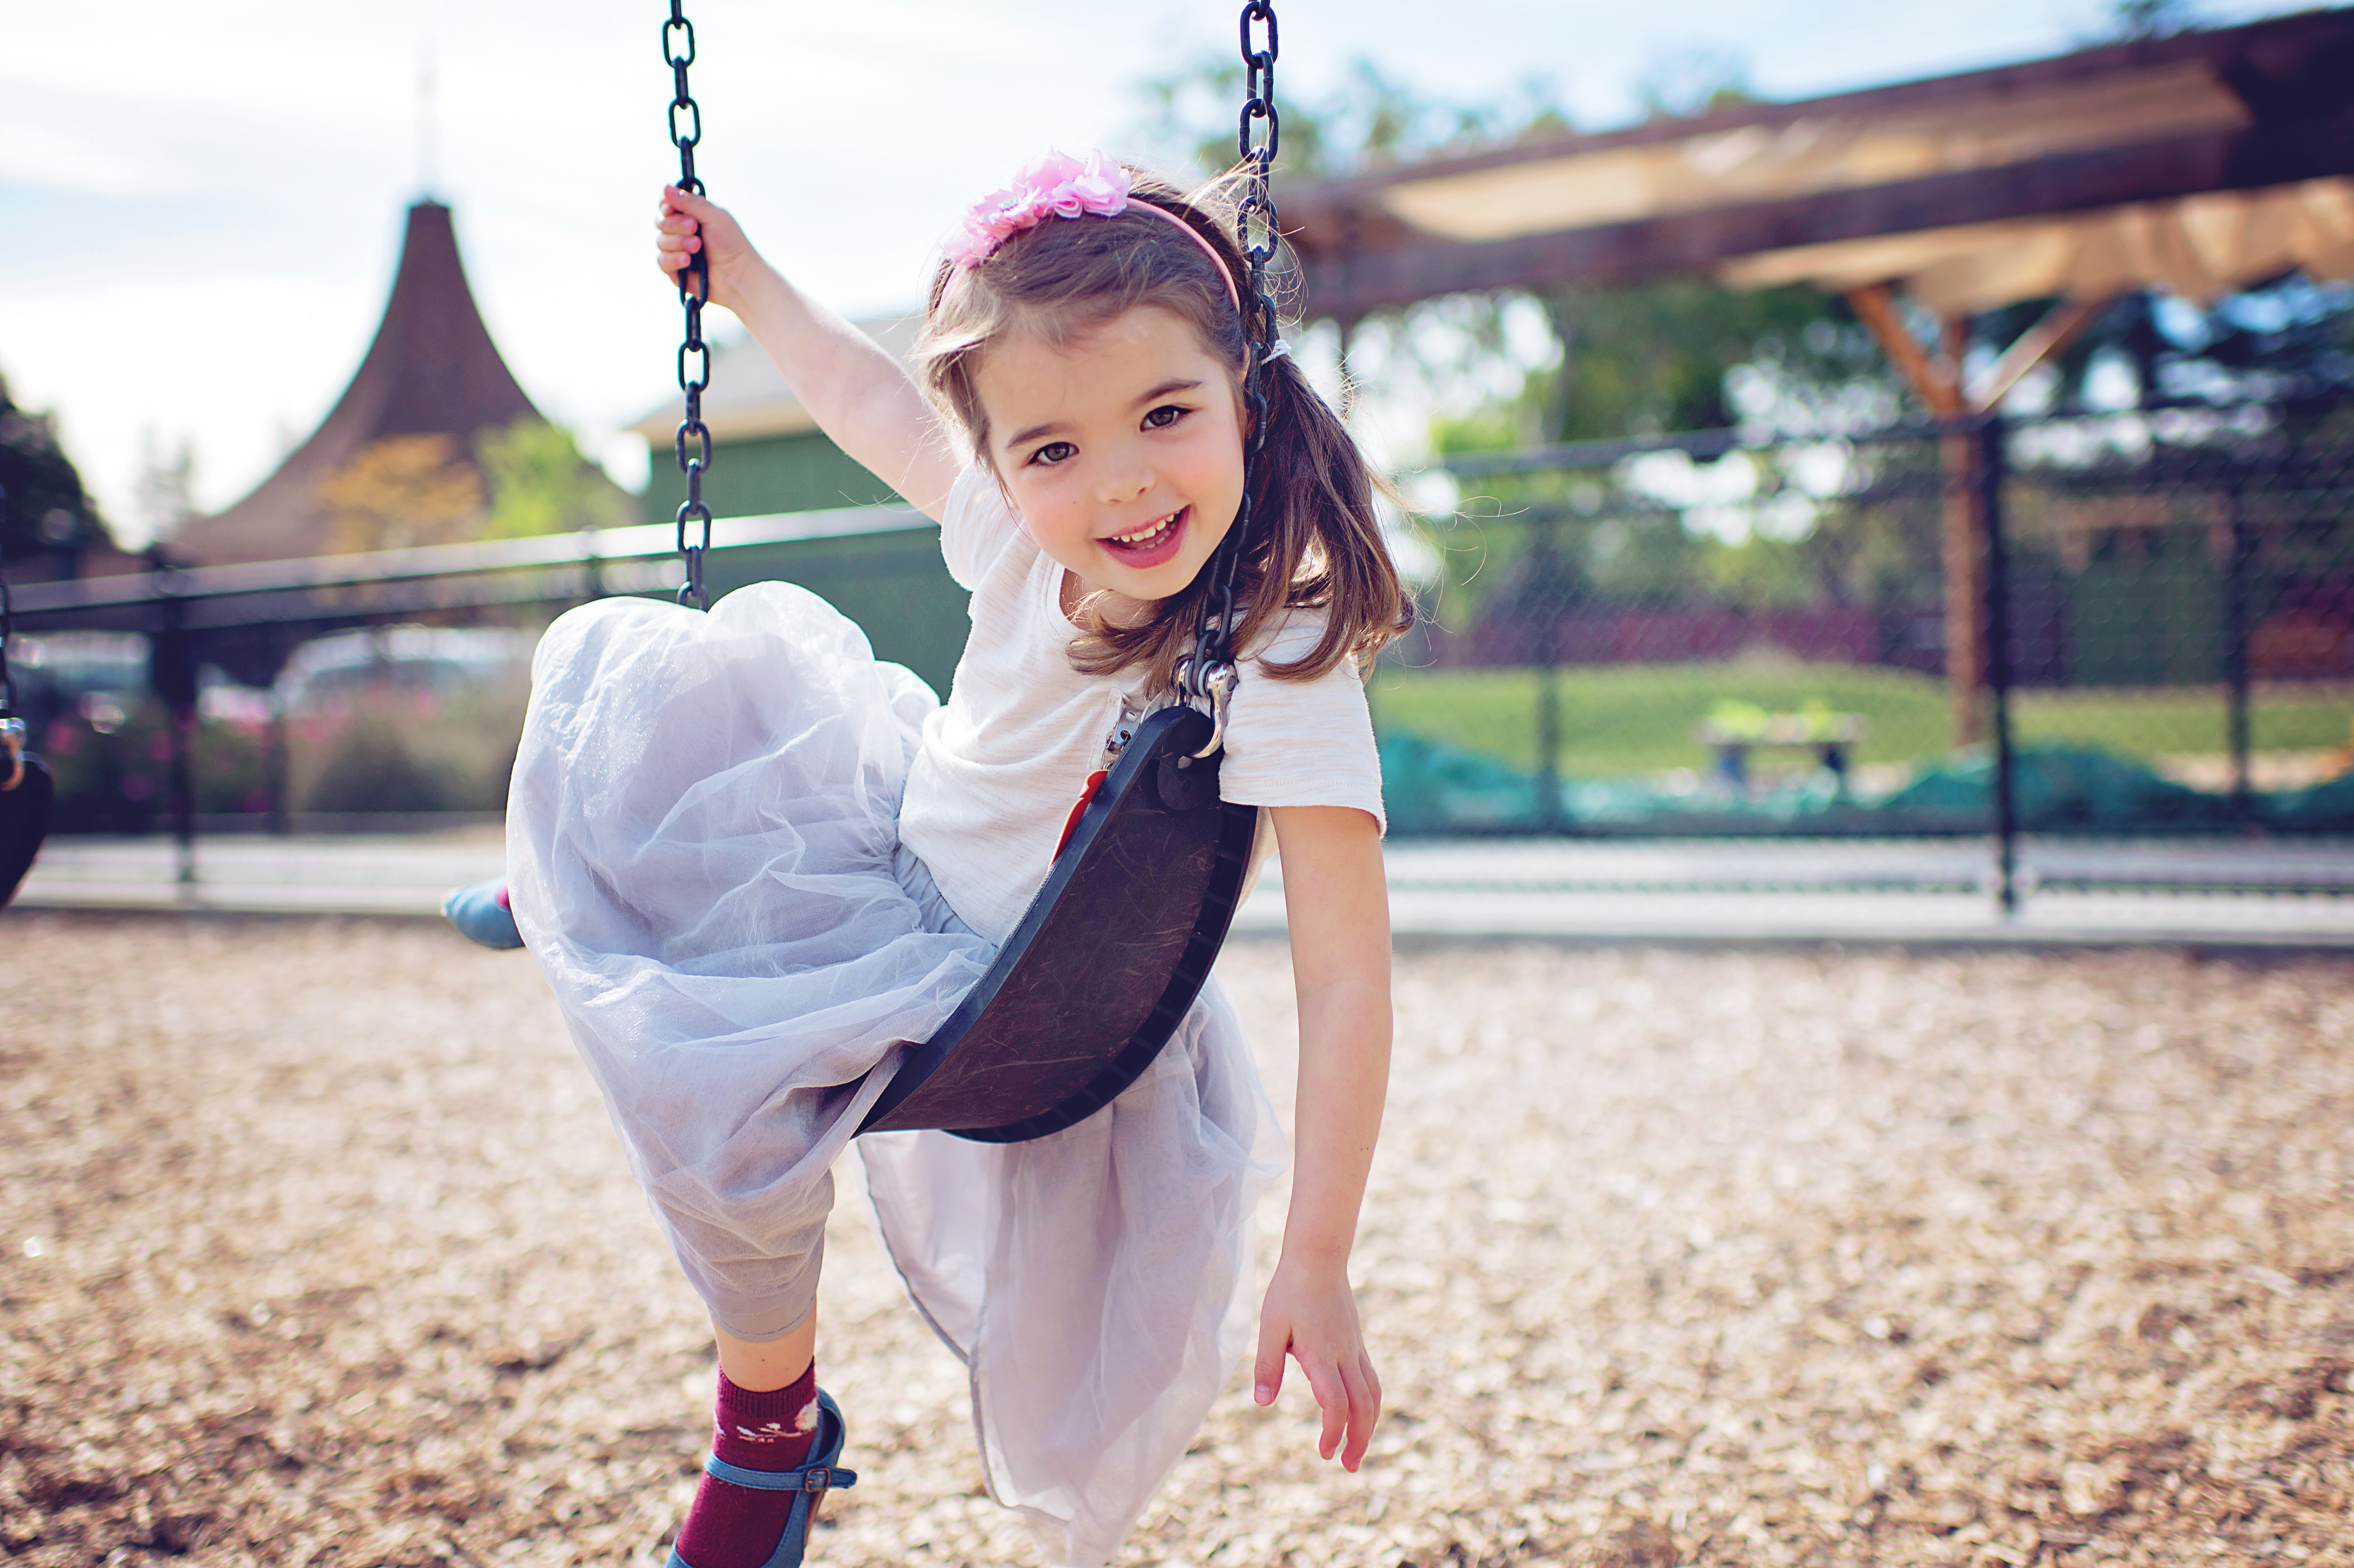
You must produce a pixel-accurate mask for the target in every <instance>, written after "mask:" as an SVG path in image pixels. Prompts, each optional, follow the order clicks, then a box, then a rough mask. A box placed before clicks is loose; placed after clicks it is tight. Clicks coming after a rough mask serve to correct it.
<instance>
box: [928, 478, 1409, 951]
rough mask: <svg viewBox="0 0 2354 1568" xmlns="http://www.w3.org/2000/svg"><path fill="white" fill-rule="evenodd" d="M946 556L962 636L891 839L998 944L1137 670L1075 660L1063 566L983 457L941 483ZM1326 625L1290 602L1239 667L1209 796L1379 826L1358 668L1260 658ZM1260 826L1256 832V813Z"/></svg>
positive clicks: (1283, 652)
mask: <svg viewBox="0 0 2354 1568" xmlns="http://www.w3.org/2000/svg"><path fill="white" fill-rule="evenodd" d="M940 552H941V554H942V555H944V556H946V557H947V558H948V567H949V576H951V577H954V578H956V580H957V582H958V583H959V584H960V586H962V587H963V588H967V589H969V590H970V592H971V594H972V605H971V612H970V613H971V616H972V632H971V635H970V638H969V639H968V640H967V641H966V642H965V646H964V657H963V658H961V659H960V660H959V661H958V662H957V672H956V685H955V687H954V689H953V690H952V691H951V692H950V694H949V700H948V703H947V704H946V705H944V706H943V707H941V708H940V710H939V711H938V713H935V714H933V715H931V716H930V718H928V720H926V721H925V724H924V740H923V746H922V747H921V748H920V749H919V750H918V751H917V754H916V758H915V761H914V763H913V764H912V765H911V766H910V767H909V768H908V771H907V795H906V798H905V800H903V802H902V804H901V806H900V809H899V838H900V842H903V843H905V844H906V845H907V847H908V848H909V849H910V850H913V851H914V852H915V853H916V854H917V855H918V856H919V857H920V858H921V859H922V860H923V862H924V863H925V864H926V865H928V866H929V867H930V868H931V873H932V877H933V880H934V881H935V882H937V883H938V885H939V889H940V894H941V895H942V896H943V897H945V898H946V899H947V900H948V901H949V907H950V908H952V909H954V910H955V911H956V912H957V915H958V916H959V917H960V918H961V919H962V920H963V921H964V922H965V924H967V925H969V926H970V927H972V928H973V929H974V930H976V931H978V932H980V933H981V935H982V936H984V937H987V938H990V939H991V941H1003V940H1004V939H1005V938H1006V937H1007V936H1008V935H1009V934H1010V933H1011V932H1012V931H1013V927H1014V926H1015V924H1016V923H1017V922H1019V921H1020V919H1021V918H1022V912H1023V910H1024V909H1025V908H1027V907H1028V906H1029V904H1030V899H1031V895H1034V893H1036V892H1037V890H1038V885H1039V884H1040V883H1041V882H1044V880H1045V877H1046V870H1047V867H1048V865H1049V864H1050V863H1052V862H1053V860H1054V858H1055V842H1056V841H1057V840H1059V839H1060V838H1061V837H1062V832H1063V824H1064V822H1065V821H1066V820H1067V819H1068V818H1069V816H1070V811H1071V807H1072V806H1073V804H1074V803H1076V801H1077V800H1078V798H1079V791H1080V790H1081V789H1084V788H1085V787H1086V785H1087V775H1088V774H1090V773H1092V772H1093V771H1095V769H1096V768H1097V766H1098V765H1099V762H1100V758H1101V757H1102V753H1103V747H1104V741H1105V739H1106V737H1107V736H1109V735H1110V733H1111V731H1112V727H1113V726H1114V725H1115V724H1117V723H1118V722H1119V716H1120V710H1121V706H1122V704H1123V702H1124V700H1125V697H1126V693H1127V690H1128V688H1129V685H1130V684H1132V683H1134V682H1135V680H1136V676H1137V672H1136V671H1135V670H1133V669H1129V670H1125V671H1122V672H1121V673H1119V674H1117V675H1086V674H1082V673H1079V672H1078V671H1076V670H1075V669H1073V668H1072V667H1071V661H1070V654H1069V648H1070V643H1071V640H1072V638H1073V637H1075V636H1076V630H1075V629H1074V628H1073V627H1072V625H1071V623H1070V620H1069V619H1068V618H1067V617H1066V616H1065V614H1064V613H1063V607H1062V589H1063V568H1062V567H1061V566H1060V565H1058V564H1057V563H1056V562H1055V558H1054V557H1053V556H1049V555H1047V554H1046V553H1045V552H1044V550H1041V549H1040V548H1039V547H1038V546H1037V544H1036V542H1035V541H1034V540H1033V539H1032V538H1031V537H1030V535H1029V532H1028V530H1026V529H1025V528H1023V526H1022V524H1021V522H1020V520H1019V519H1017V518H1016V517H1015V516H1014V515H1013V512H1012V511H1011V510H1010V509H1009V508H1008V507H1007V506H1006V504H1005V499H1004V495H1003V493H1002V492H1001V491H1000V490H999V489H998V486H997V481H996V479H995V477H994V476H993V475H991V473H990V472H989V471H988V470H987V469H986V468H985V467H982V466H981V465H978V464H976V465H975V466H973V467H972V468H970V469H968V470H966V471H965V472H964V474H963V475H962V476H961V477H960V478H959V479H958V481H957V482H956V487H955V488H954V489H953V490H951V491H950V492H949V502H948V509H947V513H946V516H945V519H944V521H943V522H942V524H941V525H940ZM1322 632H1323V618H1322V617H1321V616H1320V614H1317V613H1316V612H1314V611H1309V610H1299V611H1295V612H1293V613H1292V614H1291V615H1290V616H1288V618H1286V620H1285V621H1284V623H1283V625H1282V626H1281V627H1280V628H1279V629H1278V630H1277V631H1276V632H1275V634H1274V635H1273V636H1271V637H1269V638H1268V639H1267V641H1265V643H1264V644H1263V645H1262V646H1261V647H1260V648H1258V649H1256V650H1253V656H1252V657H1251V658H1249V659H1246V660H1245V661H1244V662H1243V664H1242V669H1241V679H1240V680H1239V681H1238V682H1237V683H1235V694H1234V697H1233V700H1232V704H1231V705H1230V706H1229V708H1228V710H1227V715H1226V736H1225V747H1226V755H1225V761H1224V762H1223V763H1222V764H1220V766H1219V769H1218V787H1219V793H1220V794H1221V795H1223V796H1224V797H1225V799H1226V800H1234V801H1237V802H1240V803H1242V804H1245V805H1252V806H1259V807H1267V806H1354V807H1356V808H1357V809H1359V810H1363V811H1369V812H1371V813H1372V814H1373V820H1374V821H1377V822H1381V823H1382V824H1383V825H1384V827H1386V826H1387V823H1388V820H1387V818H1386V817H1385V816H1384V814H1383V811H1382V770H1381V759H1380V758H1379V756H1378V755H1377V754H1376V753H1375V751H1374V749H1373V717H1372V715H1371V714H1370V713H1369V712H1368V710H1367V709H1366V706H1365V692H1364V686H1363V683H1362V682H1361V681H1360V680H1359V678H1358V676H1357V673H1356V668H1355V665H1354V664H1353V662H1351V661H1349V660H1346V659H1344V660H1342V661H1341V662H1340V663H1339V664H1337V665H1336V666H1334V667H1333V669H1332V670H1331V672H1329V673H1326V674H1324V675H1322V676H1320V677H1318V678H1317V679H1315V680H1312V681H1278V680H1277V679H1275V678H1274V677H1273V676H1271V675H1268V674H1267V673H1265V672H1264V671H1263V670H1261V669H1259V668H1258V663H1257V661H1258V659H1260V658H1266V657H1272V658H1273V659H1274V660H1275V662H1278V663H1287V662H1290V661H1292V660H1295V659H1298V658H1299V657H1300V656H1301V655H1303V654H1305V653H1306V652H1308V651H1309V650H1310V648H1312V647H1314V646H1315V644H1316V640H1317V639H1318V638H1319V637H1320V635H1322ZM1260 825H1261V832H1260V837H1261V839H1262V841H1264V839H1265V838H1266V832H1265V827H1266V819H1265V818H1264V817H1262V818H1261V819H1260Z"/></svg>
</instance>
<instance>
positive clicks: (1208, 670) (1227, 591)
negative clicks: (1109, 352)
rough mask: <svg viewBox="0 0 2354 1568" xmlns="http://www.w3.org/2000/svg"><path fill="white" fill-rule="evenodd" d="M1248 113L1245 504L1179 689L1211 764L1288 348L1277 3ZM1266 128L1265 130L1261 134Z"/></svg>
mask: <svg viewBox="0 0 2354 1568" xmlns="http://www.w3.org/2000/svg"><path fill="white" fill-rule="evenodd" d="M1255 24H1264V25H1265V27H1266V36H1265V41H1264V44H1263V45H1262V43H1261V42H1260V41H1259V40H1258V39H1257V38H1256V37H1254V36H1253V35H1254V31H1255V26H1254V25H1255ZM1240 33H1241V39H1242V55H1243V109H1242V118H1241V121H1240V123H1239V126H1238V129H1237V131H1236V133H1235V146H1236V147H1237V148H1238V149H1239V151H1240V152H1241V154H1242V167H1243V171H1244V174H1243V196H1242V199H1241V200H1240V201H1239V202H1237V203H1236V204H1235V245H1236V247H1237V248H1238V249H1240V250H1241V251H1242V254H1243V260H1245V261H1246V262H1247V263H1248V264H1249V268H1250V271H1249V275H1248V276H1247V277H1246V279H1245V280H1244V282H1243V288H1242V312H1243V344H1244V349H1245V352H1246V354H1247V355H1249V358H1248V361H1247V362H1246V364H1245V366H1244V367H1243V401H1244V404H1245V406H1246V407H1247V408H1249V410H1250V417H1251V433H1250V444H1249V447H1248V450H1246V454H1245V461H1244V464H1243V499H1242V504H1241V506H1240V507H1238V508H1237V509H1236V510H1235V525H1234V526H1233V527H1232V528H1231V529H1229V530H1228V531H1227V533H1226V536H1225V539H1224V540H1223V541H1222V542H1221V543H1220V545H1219V546H1218V551H1217V554H1216V555H1214V556H1212V557H1211V562H1210V592H1209V596H1208V600H1207V603H1206V605H1205V606H1204V614H1203V616H1202V628H1201V630H1200V631H1199V632H1197V633H1196V634H1195V636H1194V639H1193V656H1192V657H1191V658H1189V659H1187V660H1185V661H1184V662H1183V663H1182V664H1181V665H1180V666H1179V667H1178V688H1179V690H1180V692H1181V694H1182V695H1183V696H1184V697H1185V698H1186V699H1187V700H1189V701H1192V702H1197V703H1202V704H1204V705H1207V706H1208V708H1209V710H1210V721H1211V727H1210V738H1209V741H1208V743H1207V744H1206V745H1204V747H1202V749H1201V750H1199V751H1197V752H1195V753H1194V754H1193V755H1194V756H1195V757H1197V758H1202V757H1208V756H1209V755H1211V754H1212V753H1213V752H1214V751H1216V750H1217V749H1218V747H1220V746H1221V745H1223V744H1225V729H1226V705H1227V702H1228V700H1229V699H1230V698H1231V697H1232V696H1233V695H1234V689H1235V680H1236V674H1235V662H1234V630H1235V577H1236V575H1237V574H1238V573H1239V571H1240V570H1241V567H1242V556H1243V549H1244V540H1245V539H1246V538H1247V537H1248V536H1249V534H1250V526H1251V499H1252V493H1253V492H1254V491H1255V490H1256V489H1257V482H1258V476H1259V471H1260V467H1261V465H1260V461H1259V457H1260V451H1261V449H1262V448H1264V447H1265V446H1266V444H1267V376H1269V375H1270V374H1272V372H1270V371H1269V370H1268V369H1267V365H1268V362H1269V361H1271V360H1274V359H1276V358H1278V357H1279V356H1280V355H1282V353H1283V344H1282V341H1281V339H1280V337H1279V336H1278V324H1277V322H1276V315H1275V302H1274V301H1272V300H1270V299H1269V298H1268V297H1267V263H1268V262H1269V261H1271V260H1274V259H1275V252H1276V246H1277V243H1278V240H1279V238H1280V230H1279V229H1278V221H1279V220H1278V217H1277V216H1276V210H1275V198H1274V196H1271V195H1270V194H1268V191H1267V175H1268V173H1269V171H1270V170H1272V169H1273V168H1274V166H1275V154H1276V150H1277V148H1278V146H1279V145H1280V144H1281V143H1282V140H1283V118H1282V116H1281V115H1280V114H1279V113H1278V112H1277V111H1276V107H1275V57H1276V55H1277V53H1278V49H1279V48H1280V44H1279V41H1278V34H1277V30H1276V20H1275V5H1274V4H1273V0H1247V4H1246V5H1244V6H1243V9H1242V19H1241V27H1240ZM1258 127H1264V129H1263V130H1260V129H1257V128H1258Z"/></svg>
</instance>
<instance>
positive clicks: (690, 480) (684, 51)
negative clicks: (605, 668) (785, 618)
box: [662, 0, 711, 609]
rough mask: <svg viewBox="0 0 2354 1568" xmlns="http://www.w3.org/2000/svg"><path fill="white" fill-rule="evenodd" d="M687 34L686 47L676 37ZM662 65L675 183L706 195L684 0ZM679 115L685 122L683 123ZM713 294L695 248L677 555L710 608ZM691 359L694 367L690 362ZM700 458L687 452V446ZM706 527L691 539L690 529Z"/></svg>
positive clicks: (684, 593)
mask: <svg viewBox="0 0 2354 1568" xmlns="http://www.w3.org/2000/svg"><path fill="white" fill-rule="evenodd" d="M682 33H683V34H684V35H685V37H684V46H683V47H682V45H681V44H680V43H679V42H675V41H673V40H675V39H677V37H678V36H679V35H680V34H682ZM662 48H663V64H665V65H667V66H669V67H670V74H671V100H670V127H669V128H670V143H671V145H672V146H673V147H676V148H677V149H678V188H679V189H681V190H683V191H688V192H691V193H693V194H694V195H695V196H701V195H703V194H704V191H703V181H702V180H701V179H700V178H698V177H697V176H696V175H695V147H696V145H697V144H698V143H701V142H702V140H703V107H702V105H700V104H698V103H696V102H695V95H694V94H693V93H691V92H689V91H688V90H686V68H687V67H689V66H691V65H693V64H694V63H695V24H694V23H693V22H690V21H688V20H687V19H686V10H685V5H684V0H670V20H668V21H666V22H664V23H663V30H662ZM681 114H684V115H685V117H686V123H685V125H684V128H683V129H682V128H681V126H680V124H679V117H680V115H681ZM710 297H711V269H710V260H709V255H708V253H707V252H706V251H705V250H702V249H697V250H696V251H695V254H694V256H693V257H691V258H690V259H689V260H688V261H687V264H686V265H685V266H684V267H682V268H680V269H679V271H678V298H679V304H680V306H681V308H682V309H683V310H684V313H685V315H686V335H685V339H684V342H682V343H681V344H679V345H678V389H679V391H681V392H682V393H684V395H685V398H686V417H685V418H684V419H682V420H680V421H679V427H678V435H677V438H676V440H674V441H673V443H672V444H673V448H674V449H675V450H676V451H677V454H678V471H679V472H680V473H682V474H684V475H685V476H686V500H685V501H684V503H682V504H681V505H680V506H679V509H678V553H679V555H680V556H681V557H682V558H683V559H684V561H685V563H686V581H685V582H684V583H683V584H681V585H680V587H679V590H678V602H679V603H681V604H685V603H687V602H689V601H690V600H692V601H693V602H694V604H695V608H697V609H710V608H711V594H710V590H709V589H708V588H705V586H704V581H703V552H704V551H705V550H708V549H709V548H711V508H710V507H709V506H708V505H707V504H705V502H704V499H703V476H704V475H705V474H706V473H708V472H710V471H711V429H710V427H709V426H707V425H705V423H704V422H703V391H704V388H705V387H708V386H710V385H711V347H710V345H709V344H706V343H705V342H704V341H703V302H704V301H705V300H706V299H708V298H710ZM690 360H692V361H693V362H694V364H693V366H692V368H690V367H689V365H688V362H689V361H690ZM690 441H691V442H693V443H695V449H696V450H695V456H694V457H691V458H690V457H688V456H687V455H686V449H687V443H689V442H690ZM698 524H699V525H700V527H701V529H702V532H701V534H700V535H699V536H698V537H696V538H695V540H693V541H692V542H690V541H689V540H688V538H687V529H688V528H689V527H690V526H692V525H698Z"/></svg>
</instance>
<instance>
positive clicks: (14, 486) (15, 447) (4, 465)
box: [0, 376, 112, 561]
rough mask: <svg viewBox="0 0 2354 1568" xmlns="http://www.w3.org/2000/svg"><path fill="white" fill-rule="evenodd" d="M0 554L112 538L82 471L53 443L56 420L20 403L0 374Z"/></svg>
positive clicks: (12, 556)
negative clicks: (1, 492) (0, 492)
mask: <svg viewBox="0 0 2354 1568" xmlns="http://www.w3.org/2000/svg"><path fill="white" fill-rule="evenodd" d="M0 485H5V486H6V487H7V492H8V500H7V508H6V510H5V513H0V556H5V558H6V559H8V560H11V561H16V560H22V559H24V558H25V557H27V556H34V555H38V554H45V553H47V552H48V551H52V550H74V549H87V548H89V547H90V546H105V545H110V544H111V543H112V540H111V537H110V536H109V535H108V534H107V530H106V524H105V522H104V520H103V519H101V517H100V515H99V512H98V506H97V503H94V502H93V501H91V500H90V494H89V493H88V492H87V491H85V490H84V489H83V488H82V482H81V474H80V471H78V470H77V469H76V468H75V467H74V465H73V461H72V460H71V459H69V458H68V457H67V456H66V454H65V452H64V451H63V450H61V449H60V448H59V447H58V436H57V421H56V420H55V418H52V417H51V416H50V415H48V414H37V413H33V412H31V411H30V410H27V409H24V408H18V407H17V406H16V401H15V400H14V399H13V398H11V397H9V395H8V383H7V380H6V378H5V376H0Z"/></svg>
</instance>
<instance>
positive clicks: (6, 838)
mask: <svg viewBox="0 0 2354 1568" xmlns="http://www.w3.org/2000/svg"><path fill="white" fill-rule="evenodd" d="M7 758H8V754H7V752H6V751H5V749H0V784H4V783H5V782H7V774H8V771H9V769H8V761H7ZM24 762H25V776H24V778H23V779H20V780H19V781H18V782H17V785H16V788H15V789H5V790H0V906H5V905H6V904H7V902H8V901H9V900H10V899H12V898H14V897H16V886H17V885H18V884H19V883H21V882H23V881H24V880H25V874H26V873H27V872H28V871H30V870H32V869H33V857H34V856H36V855H37V854H39V853H41V841H42V840H43V839H45V838H47V837H48V832H49V806H50V802H51V800H52V799H53V797H55V795H56V794H57V786H56V784H55V783H54V782H53V781H52V780H51V779H50V778H49V765H48V763H46V762H44V761H42V760H41V759H40V758H37V757H35V756H33V755H31V754H30V753H29V752H28V753H27V754H26V756H25V758H24Z"/></svg>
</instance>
